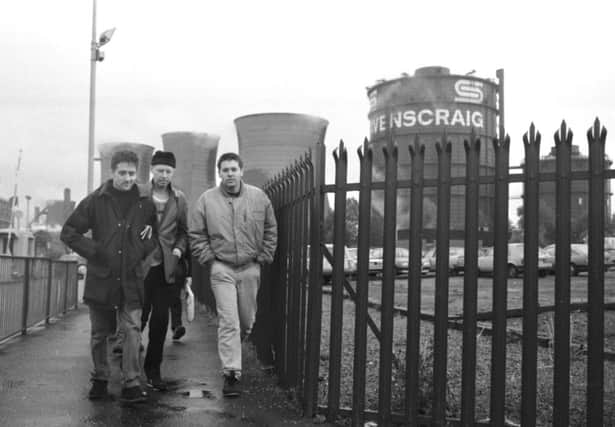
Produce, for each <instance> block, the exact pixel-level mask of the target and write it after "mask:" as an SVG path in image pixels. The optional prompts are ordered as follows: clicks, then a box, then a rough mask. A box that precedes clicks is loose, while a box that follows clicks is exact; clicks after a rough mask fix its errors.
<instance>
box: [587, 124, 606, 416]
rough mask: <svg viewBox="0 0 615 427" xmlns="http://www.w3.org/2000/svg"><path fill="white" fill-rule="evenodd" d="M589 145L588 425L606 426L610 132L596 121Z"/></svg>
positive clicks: (589, 135) (588, 135)
mask: <svg viewBox="0 0 615 427" xmlns="http://www.w3.org/2000/svg"><path fill="white" fill-rule="evenodd" d="M587 140H588V143H589V170H590V174H591V175H590V180H589V215H588V217H589V229H588V239H587V240H588V245H589V273H588V279H587V283H588V295H587V300H588V301H587V303H588V310H587V425H589V426H597V425H601V424H602V423H603V421H604V420H603V416H604V415H603V414H604V249H603V248H604V227H603V226H602V224H603V223H604V222H603V221H604V213H605V197H604V196H605V184H604V166H605V158H604V146H605V143H606V129H605V128H604V127H602V128H601V127H600V121H599V120H598V118H596V120H595V122H594V126H593V128H590V129H589V130H588V131H587Z"/></svg>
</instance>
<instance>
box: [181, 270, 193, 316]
mask: <svg viewBox="0 0 615 427" xmlns="http://www.w3.org/2000/svg"><path fill="white" fill-rule="evenodd" d="M191 283H192V279H191V278H187V279H186V284H185V285H184V289H182V291H181V292H182V295H181V301H182V311H183V313H184V317H185V318H186V320H187V321H188V322H192V321H193V320H194V293H193V292H192V288H190V284H191Z"/></svg>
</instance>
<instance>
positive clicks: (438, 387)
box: [432, 133, 452, 426]
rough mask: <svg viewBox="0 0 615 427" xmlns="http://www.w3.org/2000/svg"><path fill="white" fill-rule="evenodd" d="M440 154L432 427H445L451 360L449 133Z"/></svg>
mask: <svg viewBox="0 0 615 427" xmlns="http://www.w3.org/2000/svg"><path fill="white" fill-rule="evenodd" d="M436 151H437V152H438V195H437V197H438V213H437V219H436V221H437V222H436V223H437V231H436V284H435V286H436V289H435V307H434V317H435V325H434V344H433V351H434V355H433V413H432V425H434V426H443V425H445V416H446V376H447V375H446V371H447V369H446V366H447V357H448V343H447V340H448V278H449V246H450V243H449V238H450V231H449V227H450V205H451V197H450V196H451V181H450V176H451V151H452V146H451V143H450V142H449V141H448V137H447V135H446V133H444V134H443V135H442V142H441V143H440V142H438V143H436Z"/></svg>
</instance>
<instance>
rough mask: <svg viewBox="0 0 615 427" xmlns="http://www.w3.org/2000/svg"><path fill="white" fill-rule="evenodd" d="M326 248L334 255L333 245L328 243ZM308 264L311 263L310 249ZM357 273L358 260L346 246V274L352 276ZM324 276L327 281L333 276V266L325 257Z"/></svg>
mask: <svg viewBox="0 0 615 427" xmlns="http://www.w3.org/2000/svg"><path fill="white" fill-rule="evenodd" d="M325 246H326V247H327V249H329V252H331V255H333V244H332V243H326V244H325ZM308 262H309V249H308ZM356 272H357V258H356V256H353V253H352V251H350V248H348V247H347V246H344V274H346V275H352V274H355V273H356ZM322 275H323V276H324V277H325V279H330V278H331V276H332V275H333V266H331V264H330V263H329V261H328V260H327V258H326V257H325V255H324V254H323V256H322Z"/></svg>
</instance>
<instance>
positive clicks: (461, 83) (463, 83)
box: [455, 79, 485, 104]
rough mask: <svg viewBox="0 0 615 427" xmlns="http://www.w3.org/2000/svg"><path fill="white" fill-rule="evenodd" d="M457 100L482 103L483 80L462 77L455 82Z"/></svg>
mask: <svg viewBox="0 0 615 427" xmlns="http://www.w3.org/2000/svg"><path fill="white" fill-rule="evenodd" d="M455 93H456V94H457V96H456V97H455V102H471V103H473V104H480V103H481V102H483V99H484V97H485V96H484V93H483V82H478V81H475V80H468V79H461V80H457V81H456V82H455Z"/></svg>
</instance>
